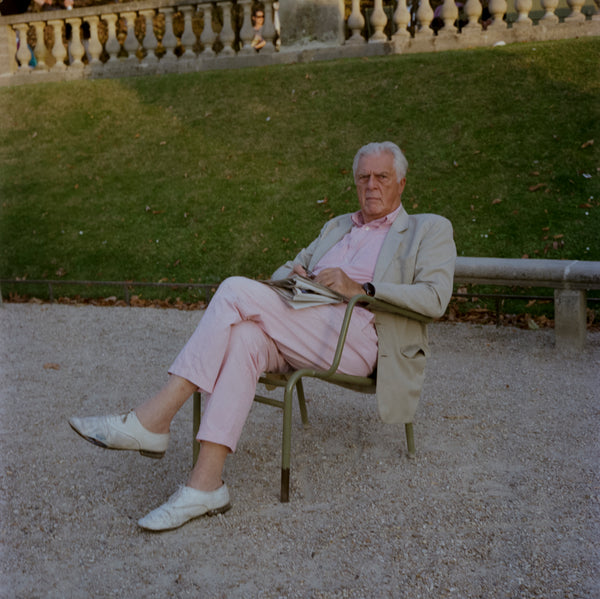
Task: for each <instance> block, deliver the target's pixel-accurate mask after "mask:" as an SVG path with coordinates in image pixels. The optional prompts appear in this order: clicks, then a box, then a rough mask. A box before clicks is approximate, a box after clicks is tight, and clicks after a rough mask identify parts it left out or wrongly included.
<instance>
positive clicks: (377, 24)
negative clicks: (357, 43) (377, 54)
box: [369, 0, 387, 43]
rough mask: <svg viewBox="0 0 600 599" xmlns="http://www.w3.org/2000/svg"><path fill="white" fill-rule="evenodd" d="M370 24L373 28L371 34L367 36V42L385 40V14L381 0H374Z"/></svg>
mask: <svg viewBox="0 0 600 599" xmlns="http://www.w3.org/2000/svg"><path fill="white" fill-rule="evenodd" d="M370 22H371V26H372V27H373V29H374V32H373V35H372V36H371V37H370V38H369V43H381V42H386V41H387V36H386V35H385V33H384V32H383V30H384V29H385V26H386V25H387V15H386V14H385V11H384V10H383V0H375V5H374V7H373V12H372V13H371V21H370Z"/></svg>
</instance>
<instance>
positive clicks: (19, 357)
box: [0, 304, 600, 599]
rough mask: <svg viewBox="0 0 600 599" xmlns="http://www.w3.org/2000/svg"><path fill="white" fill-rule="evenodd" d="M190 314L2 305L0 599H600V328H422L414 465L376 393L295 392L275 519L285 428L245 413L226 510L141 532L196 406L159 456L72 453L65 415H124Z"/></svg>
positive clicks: (317, 387) (75, 444) (176, 477)
mask: <svg viewBox="0 0 600 599" xmlns="http://www.w3.org/2000/svg"><path fill="white" fill-rule="evenodd" d="M199 317H200V314H199V313H198V312H181V311H177V310H156V309H141V308H99V307H94V306H84V307H80V306H62V305H33V304H27V305H17V304H4V306H3V307H1V308H0V323H1V325H0V326H1V329H0V340H1V341H0V343H1V347H0V349H1V365H2V369H1V387H0V389H1V396H0V397H1V403H0V410H1V416H2V472H1V474H0V477H1V488H2V499H1V501H2V503H1V510H2V512H1V520H2V523H1V530H2V552H3V553H2V570H1V572H0V576H1V582H0V585H1V586H0V593H1V596H2V597H6V598H11V599H12V598H16V597H19V598H21V597H22V598H27V599H31V598H35V597H57V598H60V599H64V598H69V597H77V598H81V597H91V596H94V597H101V598H103V597H128V598H129V597H144V598H147V597H157V598H164V597H188V596H190V597H210V598H212V597H216V598H218V597H226V598H230V597H231V598H238V597H244V598H245V597H251V598H252V597H261V598H263V597H265V598H271V597H273V598H275V597H290V598H293V597H303V598H304V597H310V598H320V597H323V598H325V597H357V598H364V597H376V598H383V597H410V598H411V599H412V598H417V597H428V598H429V597H435V598H437V597H460V598H463V597H544V598H553V597H556V598H559V597H560V598H563V597H585V598H592V597H600V572H599V557H600V552H599V545H600V544H599V540H600V523H599V522H600V518H599V513H600V488H599V475H598V464H599V463H600V447H599V445H600V444H599V438H598V431H599V426H598V422H599V420H600V418H599V416H600V389H599V387H600V385H599V378H598V373H599V366H600V333H598V332H590V333H589V337H588V341H589V343H588V348H587V349H586V351H585V352H584V353H583V354H582V355H580V356H578V357H577V358H572V357H571V358H570V357H565V356H563V355H561V354H560V353H559V352H558V351H557V350H555V349H554V347H553V332H552V331H551V330H538V331H524V330H519V329H513V328H508V327H507V328H499V329H497V328H495V327H491V326H476V325H468V324H448V323H444V324H441V323H437V324H434V325H432V326H431V327H430V337H431V342H432V352H433V355H432V358H431V359H430V361H429V365H428V371H427V378H426V385H425V388H424V393H423V398H422V402H421V405H420V408H419V412H418V417H417V419H416V421H415V434H416V443H417V458H416V459H415V460H408V459H407V458H406V456H405V454H404V435H403V432H402V430H400V429H399V428H397V427H394V426H389V425H384V424H383V423H381V422H380V421H379V419H378V417H377V413H376V408H375V403H374V399H373V397H372V396H363V395H360V394H355V393H352V392H342V391H340V390H338V389H336V388H333V387H329V386H327V385H326V384H324V383H320V382H316V381H314V382H309V383H307V390H308V392H309V393H308V395H309V397H310V398H311V401H310V404H309V416H310V418H311V425H310V427H308V428H306V429H304V430H303V429H302V426H301V423H300V417H299V414H298V413H296V414H295V415H294V432H293V441H292V443H293V454H292V487H291V492H292V496H291V502H290V503H288V504H280V503H279V501H278V490H279V451H280V446H279V444H280V419H281V413H280V412H279V411H278V410H275V409H273V408H270V407H267V406H263V405H258V404H256V405H255V406H254V407H253V409H252V412H251V414H250V418H249V420H248V423H247V426H246V428H245V430H244V435H243V437H242V440H241V442H240V446H239V448H238V452H237V453H236V455H235V456H232V457H231V458H230V459H229V460H228V463H227V466H226V472H225V478H226V481H227V483H228V485H229V487H230V492H231V494H232V502H233V509H232V510H230V511H229V512H228V513H226V514H224V515H221V516H217V517H214V518H205V519H199V520H196V521H194V522H192V523H190V524H188V525H187V526H184V527H183V528H181V529H179V530H176V531H171V532H167V533H162V534H152V533H147V532H144V531H142V530H140V529H138V527H137V525H136V521H137V519H138V518H139V517H140V516H142V515H144V514H145V513H147V512H148V511H149V510H150V509H153V508H154V507H156V506H158V505H159V504H161V503H162V502H163V501H164V500H165V499H166V498H167V497H168V496H169V495H170V494H171V493H172V492H173V491H174V490H175V488H176V487H177V485H178V484H180V483H181V482H183V481H184V480H185V477H186V473H187V471H188V469H189V467H190V465H191V435H192V431H191V405H190V404H191V402H188V404H187V405H186V406H185V407H184V409H183V410H182V411H181V412H180V413H179V414H178V416H177V417H176V419H175V421H174V423H173V428H172V432H173V435H172V442H171V445H170V447H169V451H168V452H167V454H166V456H165V458H164V459H162V460H148V459H147V458H143V457H141V456H140V455H139V454H137V453H130V452H114V451H106V450H102V449H99V448H96V447H94V446H92V445H91V444H88V443H85V442H84V441H83V440H82V439H80V438H79V437H78V436H77V435H75V433H73V432H72V431H71V429H70V428H69V426H68V424H67V418H68V417H69V416H71V415H73V414H77V415H91V414H98V413H105V412H115V411H117V412H120V411H124V410H127V409H129V408H130V407H133V406H134V405H135V404H136V403H138V401H140V399H142V398H143V397H144V396H145V395H146V394H148V393H150V392H152V391H153V390H155V389H156V388H157V387H158V386H159V385H161V384H162V383H163V382H164V381H165V379H166V374H165V371H166V368H167V367H168V366H169V364H170V362H171V360H172V359H173V358H174V356H175V355H176V353H177V352H178V350H179V348H180V347H181V346H182V344H183V343H184V342H185V340H186V339H187V337H188V335H189V334H190V333H191V331H192V330H193V328H194V326H195V323H196V322H197V320H198V318H199Z"/></svg>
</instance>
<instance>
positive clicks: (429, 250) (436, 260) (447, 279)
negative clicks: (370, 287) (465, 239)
mask: <svg viewBox="0 0 600 599" xmlns="http://www.w3.org/2000/svg"><path fill="white" fill-rule="evenodd" d="M417 230H418V236H417V238H415V239H413V240H412V241H413V243H412V246H413V247H412V248H411V251H410V252H409V253H408V255H401V256H400V255H396V256H395V257H394V259H393V263H392V264H390V265H389V267H388V268H387V269H386V271H385V273H384V275H383V277H382V279H381V280H380V281H375V282H374V283H375V290H376V294H375V297H377V298H379V299H383V300H385V301H388V302H390V303H392V304H395V305H397V306H400V307H402V308H407V309H409V310H413V311H415V312H419V313H421V314H424V315H426V316H431V317H432V318H439V317H440V316H442V315H443V314H444V312H445V311H446V307H447V306H448V302H449V301H450V298H451V297H452V284H453V279H454V264H455V262H456V247H455V245H454V239H453V232H452V225H451V224H450V221H449V220H447V219H446V218H444V217H441V216H435V217H434V216H432V215H427V219H426V220H425V221H424V222H423V223H422V226H420V227H418V228H417Z"/></svg>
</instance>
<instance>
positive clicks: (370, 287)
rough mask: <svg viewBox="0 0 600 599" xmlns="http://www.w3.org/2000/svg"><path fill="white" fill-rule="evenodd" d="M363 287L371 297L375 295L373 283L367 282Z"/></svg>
mask: <svg viewBox="0 0 600 599" xmlns="http://www.w3.org/2000/svg"><path fill="white" fill-rule="evenodd" d="M363 289H364V290H365V293H366V294H367V295H369V296H371V297H373V296H374V295H375V287H373V283H365V284H364V285H363Z"/></svg>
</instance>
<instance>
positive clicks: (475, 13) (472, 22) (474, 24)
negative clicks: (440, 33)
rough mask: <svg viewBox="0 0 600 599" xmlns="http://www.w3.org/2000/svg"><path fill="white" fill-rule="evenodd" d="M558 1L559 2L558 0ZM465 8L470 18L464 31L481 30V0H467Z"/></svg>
mask: <svg viewBox="0 0 600 599" xmlns="http://www.w3.org/2000/svg"><path fill="white" fill-rule="evenodd" d="M556 1H557V2H558V0H556ZM463 10H464V12H465V15H466V17H467V19H468V23H467V24H466V25H465V26H464V27H463V32H465V31H476V30H478V31H481V25H480V24H479V17H480V16H481V13H482V12H483V8H482V6H481V2H480V1H479V0H467V2H466V4H465V6H464V8H463Z"/></svg>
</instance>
